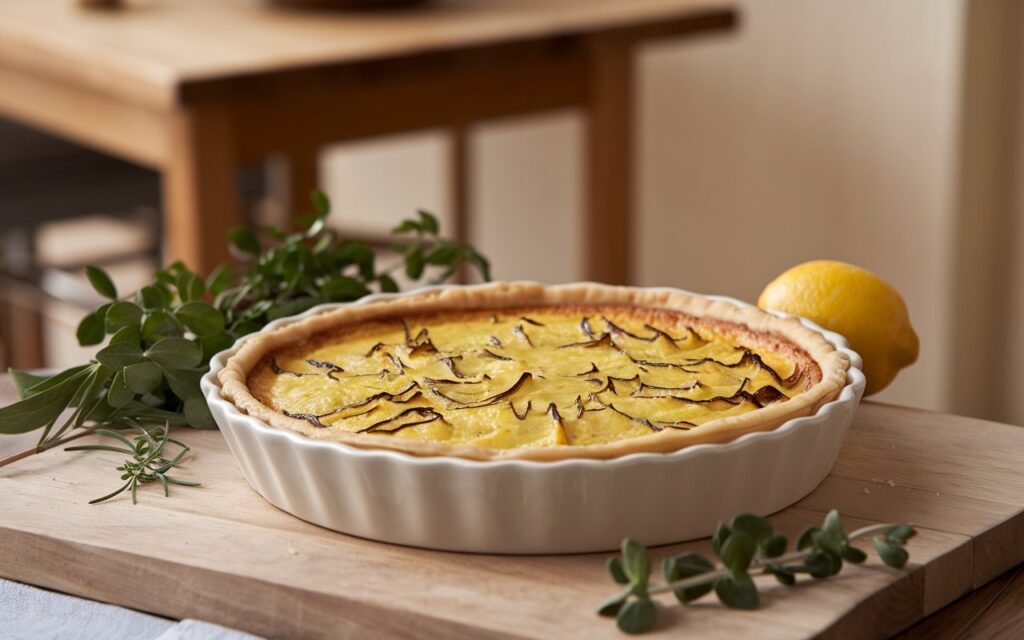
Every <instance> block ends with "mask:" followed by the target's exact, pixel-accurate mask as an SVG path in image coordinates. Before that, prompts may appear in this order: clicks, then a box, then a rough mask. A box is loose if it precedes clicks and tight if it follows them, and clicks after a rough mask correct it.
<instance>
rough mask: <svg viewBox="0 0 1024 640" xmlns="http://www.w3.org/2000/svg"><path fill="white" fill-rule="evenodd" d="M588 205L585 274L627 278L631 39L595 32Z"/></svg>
mask: <svg viewBox="0 0 1024 640" xmlns="http://www.w3.org/2000/svg"><path fill="white" fill-rule="evenodd" d="M588 55H589V60H588V62H589V84H590V91H589V101H588V108H589V110H588V116H589V118H588V123H587V140H586V144H587V151H586V167H587V177H586V180H587V186H586V194H587V198H586V200H587V204H586V210H585V211H586V214H585V216H586V217H585V220H584V230H583V238H584V246H583V272H584V273H583V275H584V277H585V278H587V279H590V280H595V281H598V282H607V283H610V284H629V283H630V279H631V275H632V273H631V269H632V265H631V243H632V233H631V232H632V224H631V223H632V205H633V136H632V88H633V82H632V78H633V70H632V67H633V62H632V47H631V45H630V42H629V41H628V40H626V39H625V38H622V37H617V36H615V35H599V36H594V37H593V39H592V40H591V42H590V46H589V49H588Z"/></svg>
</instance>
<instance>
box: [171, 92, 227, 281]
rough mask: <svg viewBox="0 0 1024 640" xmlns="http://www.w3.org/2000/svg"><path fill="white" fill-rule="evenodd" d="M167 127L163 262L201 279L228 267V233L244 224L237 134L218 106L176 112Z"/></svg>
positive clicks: (223, 110)
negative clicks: (186, 268) (179, 265)
mask: <svg viewBox="0 0 1024 640" xmlns="http://www.w3.org/2000/svg"><path fill="white" fill-rule="evenodd" d="M167 124H168V126H169V127H170V130H171V149H170V158H169V162H168V163H167V165H166V166H165V167H164V172H163V199H164V226H165V227H166V229H167V233H166V234H165V236H166V243H167V247H166V252H165V255H166V262H168V263H171V262H174V261H175V260H181V261H182V262H184V263H185V264H187V265H188V266H189V268H191V269H193V270H195V271H196V272H197V273H200V274H203V275H206V274H209V273H210V272H211V271H213V269H215V268H216V267H217V266H219V265H222V264H227V263H228V262H229V254H228V248H227V242H226V238H227V234H228V231H229V230H230V229H231V228H232V227H234V226H235V225H239V224H242V222H243V218H242V203H241V196H240V194H239V189H238V180H239V170H240V162H239V160H238V154H237V144H236V140H237V137H236V136H237V133H236V131H235V127H234V122H233V121H232V120H231V118H230V116H229V113H228V111H227V109H225V108H224V107H222V106H220V105H217V104H214V105H203V106H197V107H194V108H191V109H187V110H186V109H181V110H177V111H175V112H174V113H173V114H172V115H171V116H170V117H169V118H168V123H167Z"/></svg>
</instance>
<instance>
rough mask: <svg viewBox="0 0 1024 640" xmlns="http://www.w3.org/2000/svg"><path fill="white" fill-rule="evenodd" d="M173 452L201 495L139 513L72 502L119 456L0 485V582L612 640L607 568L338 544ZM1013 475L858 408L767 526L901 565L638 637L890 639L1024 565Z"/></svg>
mask: <svg viewBox="0 0 1024 640" xmlns="http://www.w3.org/2000/svg"><path fill="white" fill-rule="evenodd" d="M0 401H6V398H3V397H0ZM182 437H184V438H185V439H186V440H187V441H188V442H189V444H191V445H192V447H193V451H194V452H195V453H194V456H193V457H192V458H191V461H190V462H189V463H188V464H187V465H186V468H185V469H184V471H183V472H182V473H181V474H179V475H181V476H182V477H188V478H196V479H200V480H202V482H203V484H204V486H203V487H202V488H200V489H189V488H177V489H176V490H174V491H173V493H172V495H171V497H170V498H164V497H163V496H162V495H161V494H160V493H159V490H158V489H159V488H158V487H155V486H150V487H146V488H145V490H143V491H142V492H141V494H140V503H139V504H138V505H137V506H132V505H131V502H130V500H129V499H128V498H127V496H124V497H122V498H118V499H117V500H115V501H113V502H111V503H107V504H104V505H99V506H89V505H88V504H86V502H87V501H88V500H89V499H90V498H93V497H96V496H97V495H99V494H100V493H104V492H105V491H106V490H107V488H108V487H109V488H113V487H114V486H116V485H115V483H116V482H117V476H116V473H115V472H114V469H113V468H114V467H115V466H116V465H117V464H119V463H120V459H119V456H118V455H116V454H111V455H107V454H105V453H101V454H95V453H92V454H86V453H65V452H63V451H50V452H47V453H45V454H42V455H39V456H35V457H33V458H31V459H27V460H23V461H21V462H19V463H18V464H15V465H12V466H9V467H6V468H3V469H0V575H2V576H4V577H7V578H11V579H14V580H18V581H21V582H26V583H30V584H35V585H41V586H44V587H47V588H50V589H55V590H58V591H64V592H68V593H72V594H76V595H80V596H85V597H88V598H92V599H96V600H102V601H106V602H112V603H116V604H119V605H124V606H128V607H132V608H135V609H140V610H144V611H150V612H153V613H157V614H161V615H164V616H169V617H173V618H184V617H191V618H199V619H202V620H208V621H212V622H216V623H219V624H223V625H226V626H229V627H236V628H240V629H244V630H246V631H250V632H253V633H257V634H260V635H266V636H274V637H289V638H301V637H310V638H326V637H342V636H355V637H367V636H372V637H396V638H414V637H415V638H421V637H445V638H490V637H501V638H509V637H516V638H527V637H528V638H534V637H537V638H540V637H545V638H595V637H597V638H600V637H608V638H615V637H622V636H621V635H620V634H619V633H618V631H617V630H616V629H615V626H614V622H613V621H611V620H609V619H605V618H600V617H598V616H597V615H595V614H594V608H595V606H596V605H597V604H598V603H600V602H601V601H603V600H604V599H605V598H606V597H608V596H610V595H612V594H613V593H615V592H616V587H615V585H613V584H612V583H611V581H610V580H609V578H608V577H607V576H606V575H605V570H604V560H605V558H606V556H607V554H591V555H575V556H557V557H511V556H485V555H470V554H455V553H444V552H436V551H425V550H420V549H411V548H405V547H398V546H392V545H387V544H381V543H376V542H372V541H368V540H361V539H357V538H352V537H349V536H346V535H342V534H339V533H334V532H331V531H327V530H325V529H320V528H318V527H316V526H313V525H310V524H307V523H305V522H302V521H300V520H298V519H295V518H293V517H291V516H289V515H288V514H286V513H283V512H281V511H278V510H277V509H275V508H274V507H272V506H270V505H269V504H268V503H266V502H264V501H263V500H262V498H260V497H259V495H257V494H256V493H255V492H254V491H253V490H252V489H250V488H249V486H248V485H247V484H246V482H245V480H244V479H243V478H242V475H241V473H240V472H239V470H238V468H237V466H236V465H235V462H234V459H233V458H232V457H231V453H230V452H229V451H228V449H227V446H226V445H225V443H224V440H223V438H222V437H221V436H220V434H219V433H217V432H195V433H192V432H183V434H182ZM1021 460H1024V429H1021V428H1017V427H1012V426H1008V425H1000V424H995V423H990V422H982V421H978V420H971V419H966V418H959V417H954V416H947V415H939V414H933V413H927V412H923V411H918V410H913V409H905V408H898V407H892V406H885V405H879V404H873V403H867V404H865V405H863V406H862V407H861V409H860V410H859V411H858V414H857V418H856V421H855V424H854V426H853V428H852V430H851V433H850V436H849V438H848V440H847V442H846V445H845V446H844V448H843V451H842V454H841V455H840V459H839V461H838V463H837V464H836V466H835V469H834V470H833V472H832V474H831V475H830V476H829V477H828V478H827V479H826V480H825V481H824V482H823V483H822V485H821V486H820V487H819V488H818V489H817V490H816V491H815V492H814V493H813V494H811V495H810V496H808V497H807V498H805V499H804V500H802V501H801V502H799V503H798V504H796V505H795V506H793V507H791V508H789V509H786V510H785V511H783V512H781V513H779V514H776V515H775V516H774V517H773V520H774V522H775V525H776V526H777V527H778V528H780V529H781V530H783V531H785V532H786V533H787V534H789V535H791V536H792V535H794V534H795V533H797V532H798V531H799V530H800V529H802V528H803V527H804V526H806V525H808V524H811V523H818V522H820V521H821V518H822V517H823V514H824V513H825V512H827V511H828V510H829V509H831V508H832V507H838V508H839V509H840V510H841V512H842V514H843V516H844V517H845V523H846V525H847V527H848V528H854V527H857V526H862V525H865V524H870V523H878V522H897V521H909V522H913V523H914V524H916V525H917V526H918V528H919V531H920V534H919V535H918V536H917V537H916V538H914V539H913V540H911V542H910V544H909V550H910V554H911V564H910V565H908V567H907V568H906V569H905V570H902V571H897V570H893V569H890V568H887V567H885V566H883V565H881V564H880V563H879V562H878V561H877V560H875V559H872V560H871V561H870V562H869V563H868V564H866V565H865V566H863V567H849V568H846V569H844V571H843V572H842V573H841V574H840V575H839V576H837V577H835V578H833V579H830V580H827V581H823V582H815V583H811V582H810V581H808V582H806V583H801V584H800V585H798V586H797V587H795V588H785V587H781V586H778V585H776V584H775V583H774V580H772V579H771V578H767V579H766V578H758V582H759V585H760V586H761V588H762V602H763V606H762V608H761V609H760V610H758V611H753V612H742V611H730V610H725V609H722V608H721V607H720V606H719V605H718V604H717V603H715V602H714V601H713V599H710V598H709V599H708V600H707V601H706V602H701V603H698V604H696V605H693V606H689V607H686V608H683V607H680V606H675V605H673V604H672V602H674V601H671V600H664V601H663V602H664V603H665V605H666V606H664V607H662V608H661V610H660V613H659V626H658V628H657V629H656V631H655V632H654V633H652V634H651V636H650V637H660V636H665V637H667V636H672V637H681V636H685V637H695V638H718V637H722V638H726V637H728V638H737V637H758V638H771V637H778V638H797V637H809V636H814V635H817V634H824V635H825V636H827V637H843V638H845V637H849V638H867V637H883V636H888V635H891V634H892V633H895V632H896V631H899V630H900V629H903V628H905V627H907V626H908V625H910V624H912V623H914V622H915V621H917V620H919V619H920V618H922V617H923V616H925V615H928V614H930V613H931V612H933V611H935V610H937V609H939V608H941V607H942V606H944V605H945V604H947V603H949V602H951V601H953V600H954V599H956V598H958V597H959V596H961V595H963V594H965V593H967V592H969V591H971V590H972V589H975V588H978V587H980V586H981V585H983V584H985V583H986V582H988V581H989V580H990V579H992V578H994V577H995V576H997V575H999V574H1000V573H1001V572H1003V571H1005V570H1006V569H1008V568H1010V567H1012V566H1014V565H1016V564H1018V563H1020V562H1021V561H1024V545H1022V544H1021V543H1020V541H1021V540H1022V539H1024V515H1022V511H1021V507H1022V504H1024V473H1021ZM665 508H666V509H670V508H675V505H665ZM707 547H708V545H707V543H706V542H697V543H691V544H686V545H675V546H672V547H665V548H661V549H656V550H655V556H656V558H660V556H662V555H665V554H668V553H676V552H679V551H680V550H681V549H686V548H694V549H699V550H704V549H706V548H707Z"/></svg>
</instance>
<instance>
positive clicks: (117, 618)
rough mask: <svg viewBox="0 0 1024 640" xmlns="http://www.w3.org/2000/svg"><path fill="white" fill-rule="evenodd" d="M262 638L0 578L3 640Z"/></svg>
mask: <svg viewBox="0 0 1024 640" xmlns="http://www.w3.org/2000/svg"><path fill="white" fill-rule="evenodd" d="M58 639H59V640H257V636H253V635H250V634H248V633H243V632H242V631H235V630H233V629H228V628H226V627H221V626H219V625H215V624H210V623H208V622H200V621H199V620H182V621H181V622H176V621H174V620H167V619H165V618H160V617H157V616H153V615H149V614H146V613H139V612H138V611H133V610H131V609H123V608H121V607H115V606H114V605H110V604H102V603H100V602H93V601H92V600H84V599H82V598H76V597H73V596H68V595H65V594H62V593H55V592H53V591H46V590H45V589H37V588H36V587H30V586H27V585H24V584H21V583H18V582H11V581H9V580H0V640H58Z"/></svg>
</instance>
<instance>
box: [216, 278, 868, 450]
mask: <svg viewBox="0 0 1024 640" xmlns="http://www.w3.org/2000/svg"><path fill="white" fill-rule="evenodd" d="M849 366H850V363H849V359H848V358H847V356H846V355H845V354H844V353H842V352H840V351H837V350H836V349H835V347H834V346H833V345H832V344H831V343H830V342H829V341H828V340H826V339H825V337H824V336H822V335H821V334H820V333H818V332H816V331H814V330H812V329H810V328H808V327H806V326H805V325H803V324H802V323H800V322H799V321H798V320H796V319H793V318H779V317H776V316H774V315H771V314H768V313H765V312H763V311H760V310H758V309H756V308H753V307H740V306H737V305H735V304H732V303H729V302H725V301H721V300H713V299H709V298H705V297H702V296H697V295H693V294H688V293H684V292H681V291H674V290H664V289H640V288H628V287H611V286H604V285H597V284H579V285H563V286H554V287H547V286H543V285H538V284H532V283H501V284H492V285H483V286H476V287H453V288H444V289H437V290H431V291H426V292H424V293H420V294H415V295H405V296H399V297H393V298H390V299H382V300H379V301H376V302H368V303H363V304H354V305H346V306H343V307H340V308H334V309H332V310H328V311H325V312H323V313H320V314H316V315H312V316H310V317H307V318H305V319H301V320H298V321H295V322H293V323H290V324H286V325H284V326H282V327H279V328H277V329H274V330H269V331H264V332H261V333H258V334H256V335H254V336H252V337H250V338H249V339H247V341H246V342H245V343H244V345H243V346H242V347H241V348H240V349H238V350H237V352H236V353H235V355H233V356H232V357H230V358H229V359H228V360H227V362H226V363H225V367H224V368H223V369H222V370H221V372H220V373H219V379H220V382H221V385H222V395H223V396H224V397H225V398H226V399H228V400H230V401H231V402H233V403H234V404H235V405H236V406H237V407H238V408H239V409H240V410H241V411H243V412H245V413H248V414H249V415H251V416H253V417H256V418H258V419H260V420H262V421H264V422H265V423H267V424H269V425H271V426H272V427H277V428H281V429H290V430H292V431H295V432H298V433H300V434H303V435H304V436H306V437H308V438H311V439H314V440H328V441H337V442H342V443H345V444H348V445H354V446H356V447H364V448H381V449H392V450H397V451H402V452H406V453H409V454H413V455H420V456H431V455H448V456H458V457H464V458H471V459H478V460H496V459H530V460H541V461H546V460H560V459H566V458H612V457H617V456H622V455H626V454H630V453H637V452H669V451H675V450H678V449H681V448H683V447H687V446H692V445H695V444H703V443H720V442H727V441H729V440H732V439H734V438H737V437H739V436H741V435H743V434H746V433H750V432H752V431H765V430H770V429H774V428H776V427H778V426H779V425H781V424H782V423H783V422H785V421H787V420H789V419H791V418H794V417H798V416H804V415H810V414H812V413H814V412H815V411H817V409H818V408H819V407H820V406H821V405H822V404H824V403H826V402H829V401H830V400H832V399H834V398H835V397H836V396H837V395H838V394H839V391H840V390H841V388H842V387H843V386H844V384H845V382H846V372H847V369H848V368H849Z"/></svg>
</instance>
